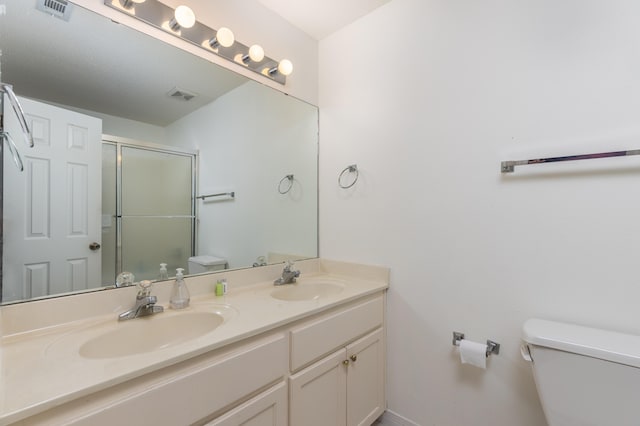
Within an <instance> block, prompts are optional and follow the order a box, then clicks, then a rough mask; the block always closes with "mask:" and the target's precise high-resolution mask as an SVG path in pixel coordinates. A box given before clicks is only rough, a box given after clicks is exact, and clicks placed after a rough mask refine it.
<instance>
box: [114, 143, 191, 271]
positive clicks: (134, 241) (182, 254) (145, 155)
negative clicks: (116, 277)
mask: <svg viewBox="0 0 640 426" xmlns="http://www.w3.org/2000/svg"><path fill="white" fill-rule="evenodd" d="M120 162H121V169H120V170H121V175H120V183H119V186H120V194H121V195H120V199H121V200H120V201H121V202H120V203H119V212H118V220H119V222H120V226H119V232H120V238H119V239H120V244H119V246H120V247H119V249H120V250H119V251H120V255H119V256H118V257H119V262H120V267H119V268H118V269H119V270H120V271H129V272H133V273H134V274H135V277H136V281H140V280H144V279H151V280H153V279H156V278H157V275H158V271H159V269H160V263H166V264H167V269H168V271H169V276H173V275H175V272H174V271H175V268H185V270H186V268H187V266H188V265H187V263H188V258H189V257H190V256H192V253H193V249H194V231H195V210H194V198H193V194H194V185H195V182H194V170H193V169H194V166H195V164H194V163H195V160H194V156H193V155H187V154H180V153H175V152H166V151H160V150H154V149H147V148H142V147H140V148H138V147H132V146H122V147H121V157H120Z"/></svg>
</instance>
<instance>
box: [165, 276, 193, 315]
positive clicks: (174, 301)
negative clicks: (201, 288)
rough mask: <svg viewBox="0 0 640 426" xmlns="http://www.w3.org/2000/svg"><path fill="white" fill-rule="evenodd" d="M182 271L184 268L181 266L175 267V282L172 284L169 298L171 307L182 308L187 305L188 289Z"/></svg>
mask: <svg viewBox="0 0 640 426" xmlns="http://www.w3.org/2000/svg"><path fill="white" fill-rule="evenodd" d="M183 271H184V269H182V268H178V269H176V282H175V283H174V284H173V290H172V291H171V299H170V300H169V305H171V307H172V308H173V309H183V308H186V307H187V306H189V300H190V298H189V290H188V289H187V284H186V283H185V282H184V276H183V274H182V272H183Z"/></svg>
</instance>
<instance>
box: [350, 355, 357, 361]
mask: <svg viewBox="0 0 640 426" xmlns="http://www.w3.org/2000/svg"><path fill="white" fill-rule="evenodd" d="M357 360H358V355H356V354H353V355H351V361H353V362H356V361H357Z"/></svg>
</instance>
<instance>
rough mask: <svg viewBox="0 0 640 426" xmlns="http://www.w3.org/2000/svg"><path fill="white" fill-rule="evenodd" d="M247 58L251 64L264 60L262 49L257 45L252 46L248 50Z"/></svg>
mask: <svg viewBox="0 0 640 426" xmlns="http://www.w3.org/2000/svg"><path fill="white" fill-rule="evenodd" d="M249 58H251V60H252V61H253V62H260V61H261V60H263V59H264V49H263V48H262V46H260V45H258V44H254V45H253V46H251V47H250V48H249Z"/></svg>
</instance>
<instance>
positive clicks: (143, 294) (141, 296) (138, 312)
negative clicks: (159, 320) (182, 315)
mask: <svg viewBox="0 0 640 426" xmlns="http://www.w3.org/2000/svg"><path fill="white" fill-rule="evenodd" d="M138 286H139V288H140V290H139V291H138V295H137V296H136V304H135V305H134V306H133V308H131V309H129V310H128V311H125V312H123V313H121V314H120V315H119V316H118V321H125V320H130V319H134V318H138V317H144V316H147V315H153V314H159V313H160V312H163V311H164V308H163V307H162V306H159V305H156V303H157V302H158V298H157V297H156V296H151V281H148V280H144V281H140V282H139V283H138Z"/></svg>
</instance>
